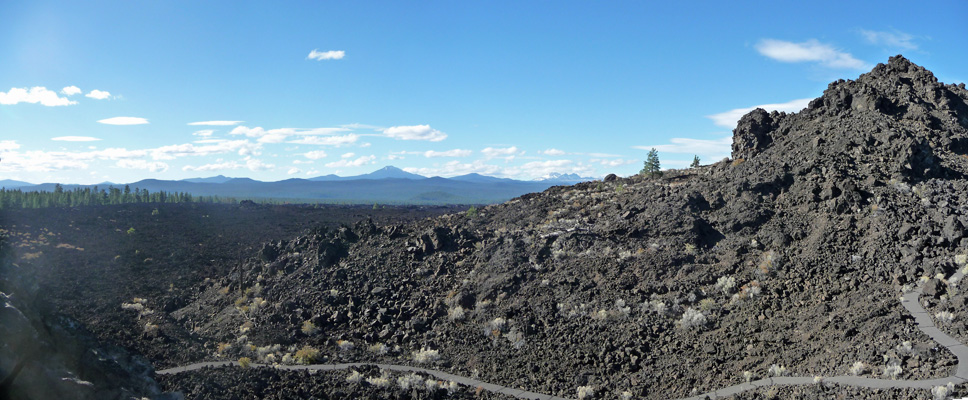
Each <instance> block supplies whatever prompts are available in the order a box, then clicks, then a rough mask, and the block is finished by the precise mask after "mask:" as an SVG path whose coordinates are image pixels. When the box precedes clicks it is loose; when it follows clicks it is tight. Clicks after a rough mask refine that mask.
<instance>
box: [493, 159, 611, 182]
mask: <svg viewBox="0 0 968 400" xmlns="http://www.w3.org/2000/svg"><path fill="white" fill-rule="evenodd" d="M504 173H505V175H507V176H517V177H522V178H532V179H533V178H546V177H549V176H550V175H551V174H552V173H563V174H578V175H582V176H587V175H592V174H594V173H595V170H594V168H592V167H590V166H588V165H585V164H581V163H576V162H574V161H573V160H564V159H563V160H548V161H532V162H529V163H525V164H523V165H521V166H516V167H510V168H505V169H504Z"/></svg>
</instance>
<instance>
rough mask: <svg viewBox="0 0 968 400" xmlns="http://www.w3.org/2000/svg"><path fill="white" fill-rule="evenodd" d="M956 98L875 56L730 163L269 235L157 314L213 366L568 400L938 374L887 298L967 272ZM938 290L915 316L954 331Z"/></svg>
mask: <svg viewBox="0 0 968 400" xmlns="http://www.w3.org/2000/svg"><path fill="white" fill-rule="evenodd" d="M966 102H968V92H966V90H965V87H964V85H963V84H961V85H958V86H955V85H944V84H941V83H939V82H938V81H937V79H936V78H935V77H934V76H933V75H932V74H931V72H929V71H927V70H925V69H924V68H922V67H920V66H917V65H915V64H913V63H911V62H910V61H909V60H907V59H905V58H904V57H901V56H897V57H892V58H891V59H890V61H889V62H888V63H887V64H880V65H878V66H876V67H875V68H874V69H873V70H872V71H871V72H869V73H866V74H863V75H861V76H860V77H859V78H858V79H857V80H853V81H837V82H834V83H831V84H830V86H829V87H828V89H827V90H826V91H824V94H823V96H821V97H819V98H817V99H816V100H814V101H812V102H811V103H810V105H809V107H807V108H806V109H804V110H802V111H801V112H799V113H793V114H785V113H776V112H773V113H768V112H766V111H764V110H754V111H752V112H750V113H749V114H747V115H745V116H744V117H743V118H742V119H741V120H740V121H739V124H738V126H737V128H736V129H735V131H734V143H733V148H732V152H733V154H732V159H729V160H724V161H721V162H717V163H715V164H712V165H708V166H703V167H699V168H695V169H688V170H673V171H668V172H666V173H665V174H664V175H663V176H662V177H659V178H646V177H641V176H633V177H630V178H617V179H606V180H605V181H603V182H587V183H581V184H578V185H574V186H561V187H554V188H551V189H549V190H547V191H545V192H543V193H537V194H531V195H526V196H523V197H520V198H517V199H514V200H512V201H509V202H507V203H504V204H500V205H494V206H488V207H485V208H482V209H480V210H478V212H477V213H467V214H452V215H447V216H444V217H439V218H433V219H427V220H424V221H420V222H415V223H411V224H405V225H393V226H376V225H374V224H372V223H368V222H364V223H360V224H357V225H356V226H354V227H346V228H343V229H339V230H322V229H320V230H317V231H315V232H311V233H309V234H307V235H304V236H301V237H298V238H295V239H293V240H286V241H276V242H272V243H268V244H266V245H265V247H264V248H263V249H262V251H260V252H259V254H257V255H253V256H252V257H251V258H250V259H249V260H247V261H246V262H245V263H244V264H243V265H240V266H239V272H238V273H235V274H231V275H230V276H226V277H223V278H221V280H215V281H212V282H211V283H210V284H209V285H208V286H207V287H204V288H203V291H202V293H200V295H199V297H198V300H197V301H195V302H194V303H192V304H190V305H189V306H187V307H185V308H183V309H181V310H179V311H176V312H175V313H173V317H174V318H175V319H176V320H179V321H193V323H195V324H199V326H200V327H199V329H197V331H196V332H197V333H198V334H199V335H201V336H203V337H205V338H206V340H208V341H209V342H210V346H211V347H212V348H213V350H214V346H215V345H216V344H217V343H219V342H225V343H237V342H242V343H251V344H253V345H256V346H266V345H271V344H281V345H282V346H281V348H282V349H283V350H282V351H281V353H284V352H286V350H285V349H286V348H287V347H293V348H295V347H302V346H306V345H309V346H314V347H316V348H318V349H320V350H321V351H322V354H323V357H322V358H321V360H325V361H340V360H353V361H382V362H387V363H401V362H404V363H415V362H418V361H421V360H420V359H415V358H414V357H413V355H414V354H415V353H417V352H419V351H420V350H421V349H434V350H437V351H439V356H440V358H439V360H436V361H431V362H430V363H429V364H430V365H432V366H434V367H435V368H437V369H442V370H451V371H454V372H457V373H460V374H462V375H465V376H476V377H481V379H484V380H486V381H489V382H494V383H500V384H502V385H506V386H511V387H523V388H527V389H528V390H532V391H537V392H542V393H548V394H555V395H561V396H575V393H576V388H577V387H579V386H593V387H595V388H596V390H597V393H599V394H600V395H601V396H606V397H608V396H613V395H615V396H617V395H618V394H619V393H621V392H623V391H628V392H630V393H631V394H632V395H633V396H635V397H645V398H655V399H666V398H674V397H682V396H687V395H690V394H694V393H702V392H706V391H709V390H714V389H717V388H720V387H725V386H729V385H732V384H736V383H739V382H742V381H743V380H744V373H745V372H749V373H751V374H752V376H754V377H763V376H766V375H767V371H768V369H769V368H770V366H771V365H774V364H775V365H777V366H784V367H785V368H786V369H787V371H789V373H790V374H793V375H800V376H814V375H816V376H832V375H844V374H846V373H847V371H848V369H849V368H850V367H851V366H852V365H853V364H854V363H855V362H858V361H859V362H863V363H865V365H867V366H868V368H867V369H866V370H865V372H864V373H863V374H866V375H870V376H880V374H881V372H882V371H883V368H884V367H885V366H887V365H889V364H897V365H900V366H901V367H902V372H900V374H899V375H898V378H902V379H917V378H929V377H945V376H949V375H950V373H951V371H950V370H951V367H952V366H953V365H954V364H955V359H954V357H953V356H952V355H951V354H950V353H948V352H947V351H946V350H944V349H943V348H939V347H938V346H937V345H936V344H935V343H933V342H932V340H931V339H930V338H929V337H927V336H926V335H924V334H923V333H922V332H920V331H919V330H918V329H916V327H915V325H914V323H913V321H912V320H911V318H910V316H909V315H907V314H906V312H905V310H904V309H903V308H902V307H901V306H900V304H899V300H898V298H899V295H900V294H901V293H903V291H904V290H908V289H910V287H911V285H912V283H913V282H915V281H917V280H919V279H922V277H927V278H926V279H936V280H933V281H931V283H930V284H931V285H934V286H935V287H936V288H941V289H945V288H951V286H946V285H947V284H948V283H949V282H946V281H944V280H943V279H939V278H945V277H948V276H951V274H952V272H954V271H955V269H956V268H958V267H959V265H958V264H957V262H958V261H961V262H963V261H964V259H963V258H959V257H957V256H958V255H960V254H964V252H965V251H966V247H968V239H966V237H965V233H964V230H965V226H966V225H968V215H965V214H964V210H966V206H968V182H966V180H965V173H966V172H968V158H966V154H968V130H966V127H968V103H966ZM938 275H940V276H938ZM944 292H945V290H936V291H934V292H933V294H934V295H932V296H928V298H927V299H926V302H927V303H929V306H933V307H942V308H946V309H951V310H952V312H955V313H962V314H958V315H960V316H961V317H962V318H963V317H964V316H963V311H962V310H963V307H962V308H961V309H959V308H958V305H957V304H955V303H956V302H955V301H952V300H951V298H950V296H946V295H943V294H944ZM256 297H258V299H259V300H260V301H265V302H266V303H265V305H264V306H262V307H261V308H259V310H260V311H258V312H250V313H241V312H239V311H238V310H239V308H238V307H239V305H242V306H244V305H246V304H249V302H251V301H254V300H255V298H256ZM199 321H201V322H199ZM307 321H308V323H311V324H312V325H313V326H315V327H317V328H318V329H319V331H318V332H309V333H310V334H307V332H304V330H303V329H301V328H302V327H303V326H304V324H306V323H307ZM242 326H245V328H243V329H242V330H245V331H246V332H245V333H244V335H245V336H244V337H241V336H242V335H243V333H241V331H240V327H242ZM340 341H344V342H340ZM346 342H352V343H353V344H354V346H353V347H352V348H350V347H349V346H345V343H346ZM338 343H342V344H344V346H342V347H340V346H338ZM380 344H382V345H385V346H386V350H387V351H386V352H385V353H383V352H372V351H369V350H368V349H370V348H371V347H372V346H374V345H376V346H375V347H373V348H380V347H379V346H378V345H380ZM233 348H234V349H237V350H239V351H242V352H244V351H245V350H244V349H245V347H244V346H234V347H233ZM241 355H244V353H238V354H237V353H231V351H228V353H226V354H225V355H224V357H226V358H233V357H238V356H241ZM279 355H280V356H282V355H283V354H279ZM167 362H168V363H170V364H174V363H177V360H168V361H167ZM333 390H334V391H338V390H339V389H338V388H334V389H333ZM852 393H853V392H852ZM872 396H873V397H877V396H876V395H872Z"/></svg>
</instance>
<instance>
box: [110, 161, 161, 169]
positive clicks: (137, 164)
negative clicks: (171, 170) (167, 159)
mask: <svg viewBox="0 0 968 400" xmlns="http://www.w3.org/2000/svg"><path fill="white" fill-rule="evenodd" d="M117 166H118V167H120V168H125V169H146V170H148V171H151V172H165V171H167V170H168V164H165V163H163V162H152V161H145V160H118V163H117Z"/></svg>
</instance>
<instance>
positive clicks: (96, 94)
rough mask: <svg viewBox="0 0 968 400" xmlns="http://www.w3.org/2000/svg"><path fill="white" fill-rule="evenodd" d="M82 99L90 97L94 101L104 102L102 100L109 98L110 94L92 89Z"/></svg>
mask: <svg viewBox="0 0 968 400" xmlns="http://www.w3.org/2000/svg"><path fill="white" fill-rule="evenodd" d="M84 97H90V98H92V99H95V100H104V99H108V98H111V93H110V92H105V91H103V90H97V89H94V90H92V91H90V92H88V93H87V94H85V95H84Z"/></svg>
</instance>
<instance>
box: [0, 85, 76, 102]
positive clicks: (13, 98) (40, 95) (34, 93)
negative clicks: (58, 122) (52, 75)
mask: <svg viewBox="0 0 968 400" xmlns="http://www.w3.org/2000/svg"><path fill="white" fill-rule="evenodd" d="M65 89H66V88H65ZM18 103H30V104H38V103H39V104H40V105H43V106H47V107H56V106H69V105H74V104H77V102H76V101H71V100H68V99H67V98H66V97H60V96H58V95H57V92H55V91H53V90H48V89H47V88H45V87H43V86H34V87H32V88H30V89H27V88H10V90H9V91H7V92H0V104H2V105H14V104H18Z"/></svg>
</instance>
